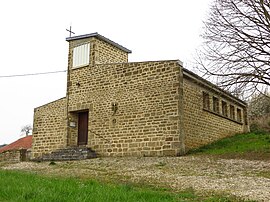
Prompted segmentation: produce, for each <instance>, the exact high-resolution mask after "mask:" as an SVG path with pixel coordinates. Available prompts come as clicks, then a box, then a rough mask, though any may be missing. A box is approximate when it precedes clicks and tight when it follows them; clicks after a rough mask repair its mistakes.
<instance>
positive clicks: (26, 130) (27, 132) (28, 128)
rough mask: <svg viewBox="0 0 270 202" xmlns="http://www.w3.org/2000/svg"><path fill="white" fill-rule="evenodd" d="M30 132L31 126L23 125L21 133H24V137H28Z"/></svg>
mask: <svg viewBox="0 0 270 202" xmlns="http://www.w3.org/2000/svg"><path fill="white" fill-rule="evenodd" d="M31 130H32V126H31V125H25V126H23V127H22V129H21V132H22V133H25V135H26V136H28V135H29V133H30V131H31Z"/></svg>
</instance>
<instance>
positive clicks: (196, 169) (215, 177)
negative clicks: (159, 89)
mask: <svg viewBox="0 0 270 202" xmlns="http://www.w3.org/2000/svg"><path fill="white" fill-rule="evenodd" d="M2 169H16V170H27V171H32V172H38V173H44V174H48V175H52V176H57V175H63V176H74V177H80V178H90V177H94V178H98V179H103V180H115V179H116V180H120V181H131V182H136V183H148V184H152V185H159V186H165V187H168V186H169V187H171V188H173V189H174V190H176V191H177V190H183V189H187V188H193V189H194V190H196V191H198V192H213V191H214V192H217V193H228V194H232V195H235V196H237V197H241V198H243V199H250V200H256V201H270V178H269V176H270V161H249V160H238V159H229V160H227V159H215V158H209V157H206V156H196V157H193V156H185V157H142V158H136V157H123V158H111V157H110V158H96V159H89V160H83V161H70V162H57V163H56V165H53V166H52V165H49V162H42V163H34V162H22V163H17V164H10V165H5V166H2ZM264 176H267V177H264Z"/></svg>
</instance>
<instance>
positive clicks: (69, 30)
mask: <svg viewBox="0 0 270 202" xmlns="http://www.w3.org/2000/svg"><path fill="white" fill-rule="evenodd" d="M66 30H67V31H68V32H69V37H71V34H75V33H74V32H73V31H71V26H69V29H66Z"/></svg>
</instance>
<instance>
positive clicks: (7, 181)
mask: <svg viewBox="0 0 270 202" xmlns="http://www.w3.org/2000/svg"><path fill="white" fill-rule="evenodd" d="M0 201H5V202H9V201H12V202H24V201H37V202H43V201H44V202H45V201H46V202H54V201H55V202H62V201H63V202H68V201H72V202H73V201H81V202H83V201H91V202H95V201H101V202H106V201H125V202H126V201H127V202H128V201H153V202H158V201H221V202H222V201H223V202H227V201H236V200H235V198H228V197H225V196H217V195H211V194H209V196H204V197H202V196H198V195H197V194H196V193H195V192H194V190H193V189H187V190H184V191H182V192H179V193H173V192H168V190H162V189H157V188H156V189H154V188H150V187H148V188H147V187H136V186H133V185H131V184H123V185H115V184H107V183H106V184H105V183H101V182H97V181H94V180H80V179H75V178H52V177H47V176H41V175H37V174H33V173H24V172H18V171H5V170H0Z"/></svg>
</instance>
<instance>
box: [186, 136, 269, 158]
mask: <svg viewBox="0 0 270 202" xmlns="http://www.w3.org/2000/svg"><path fill="white" fill-rule="evenodd" d="M196 153H199V154H211V155H225V156H226V155H227V156H235V157H249V158H255V159H257V158H259V159H269V160H270V134H269V133H247V134H239V135H235V136H233V137H229V138H224V139H221V140H219V141H216V142H213V143H211V144H208V145H206V146H203V147H200V148H198V149H194V150H191V151H189V154H196Z"/></svg>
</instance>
